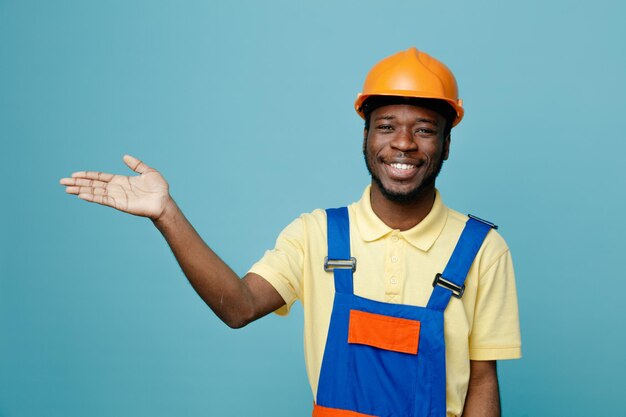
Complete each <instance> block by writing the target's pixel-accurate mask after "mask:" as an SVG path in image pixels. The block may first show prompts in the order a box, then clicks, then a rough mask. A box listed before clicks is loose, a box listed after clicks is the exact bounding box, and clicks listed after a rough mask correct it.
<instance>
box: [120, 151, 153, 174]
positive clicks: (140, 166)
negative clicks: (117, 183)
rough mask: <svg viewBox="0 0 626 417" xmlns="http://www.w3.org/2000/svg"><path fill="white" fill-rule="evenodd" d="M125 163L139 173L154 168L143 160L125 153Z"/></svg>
mask: <svg viewBox="0 0 626 417" xmlns="http://www.w3.org/2000/svg"><path fill="white" fill-rule="evenodd" d="M124 163H125V164H126V165H128V167H129V168H130V169H132V170H133V171H135V172H136V173H138V174H143V173H144V172H147V171H150V170H151V169H152V168H150V167H149V166H148V165H146V164H144V163H143V162H141V161H140V160H139V159H137V158H135V157H134V156H130V155H124Z"/></svg>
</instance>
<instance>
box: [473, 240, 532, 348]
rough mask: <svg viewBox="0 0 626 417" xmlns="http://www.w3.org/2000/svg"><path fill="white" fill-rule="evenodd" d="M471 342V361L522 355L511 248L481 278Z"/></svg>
mask: <svg viewBox="0 0 626 417" xmlns="http://www.w3.org/2000/svg"><path fill="white" fill-rule="evenodd" d="M469 344H470V359H471V360H501V359H516V358H520V357H521V355H522V349H521V337H520V326H519V313H518V305H517V291H516V289H515V273H514V272H513V261H512V259H511V254H510V252H509V250H508V249H507V250H506V251H505V252H504V253H502V254H501V255H500V256H499V257H498V258H497V259H496V261H495V262H494V263H493V264H492V265H491V266H489V268H488V269H487V271H486V272H485V273H484V274H483V276H481V277H480V279H479V283H478V291H477V297H476V308H475V310H474V320H473V325H472V331H471V334H470V340H469Z"/></svg>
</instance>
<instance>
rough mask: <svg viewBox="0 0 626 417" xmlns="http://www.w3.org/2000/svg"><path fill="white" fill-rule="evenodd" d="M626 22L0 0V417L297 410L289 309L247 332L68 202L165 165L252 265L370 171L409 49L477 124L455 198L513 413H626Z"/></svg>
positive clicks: (354, 193) (341, 7) (598, 10)
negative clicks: (502, 254) (364, 109)
mask: <svg viewBox="0 0 626 417" xmlns="http://www.w3.org/2000/svg"><path fill="white" fill-rule="evenodd" d="M625 12H626V7H625V6H624V3H623V2H619V1H608V0H598V1H594V2H569V1H524V2H499V1H486V0H480V1H473V2H464V1H450V2H436V1H386V2H381V1H341V2H331V1H316V2H306V3H305V2H297V1H267V2H252V1H212V2H208V1H179V2H174V1H163V0H159V1H148V0H143V1H122V0H112V1H99V2H96V1H78V0H65V1H62V0H57V1H25V0H21V1H6V0H0V146H1V152H0V170H1V171H0V175H1V178H2V180H3V184H2V194H1V197H0V198H1V205H0V219H1V221H2V232H0V236H1V238H0V239H1V240H0V244H1V245H2V246H1V248H0V249H1V250H0V261H1V264H0V266H1V270H0V416H2V417H17V416H64V417H70V416H119V415H137V416H148V415H149V416H154V417H156V416H171V415H177V416H213V415H220V416H249V415H261V416H270V415H271V416H276V417H279V416H306V415H308V414H309V412H310V409H311V403H312V398H311V393H310V390H309V387H308V384H307V380H306V375H305V370H304V365H303V359H302V358H303V353H302V347H301V344H302V342H301V339H302V330H301V320H302V314H301V309H300V308H296V309H295V310H294V313H293V314H292V315H290V316H289V317H288V318H280V317H277V316H271V317H268V318H266V319H264V320H261V321H258V322H256V323H254V324H252V325H250V326H249V327H247V328H245V329H244V330H239V331H233V330H230V329H228V328H227V327H226V326H224V325H222V324H221V323H220V322H219V321H218V320H217V319H216V318H215V317H213V315H212V313H211V312H210V310H209V309H208V308H207V307H206V306H205V305H204V304H203V303H202V301H201V300H200V299H199V297H197V295H195V293H194V292H193V290H192V289H191V287H190V286H189V284H188V283H187V282H186V280H185V278H184V277H183V275H182V274H181V272H180V270H179V268H178V266H177V265H176V263H175V261H174V259H173V256H172V255H171V254H170V252H169V249H168V248H167V246H166V244H165V243H164V241H163V239H162V238H161V237H160V235H159V233H158V232H157V231H156V229H155V228H154V227H153V226H152V225H151V223H150V221H148V220H146V219H141V218H137V217H133V216H128V215H124V214H121V213H119V212H116V211H114V210H111V209H108V208H105V207H99V206H95V205H88V204H87V203H85V202H82V201H78V200H76V199H75V198H74V197H70V196H67V195H65V193H64V192H63V189H62V187H60V186H59V185H58V179H59V178H61V177H64V176H67V175H69V174H70V173H71V172H73V171H77V170H82V169H89V170H98V171H108V172H118V173H126V172H129V171H128V170H127V169H126V167H125V166H124V165H123V163H122V162H121V156H122V155H123V154H124V153H130V154H133V155H135V156H138V157H140V158H142V159H144V160H145V161H146V162H147V163H148V164H150V165H153V166H155V167H156V168H158V169H159V170H160V171H161V172H163V173H164V175H165V176H166V178H167V179H168V181H169V183H170V186H171V190H172V194H173V195H174V198H175V199H176V200H177V201H178V203H179V205H180V206H181V207H182V208H183V210H184V211H185V213H186V214H187V215H188V217H189V219H190V220H191V221H192V223H193V224H194V225H195V226H196V227H197V229H198V231H199V232H200V233H201V235H202V236H203V237H204V238H205V239H206V241H207V242H208V243H209V244H210V245H211V246H212V247H213V248H214V249H215V250H216V251H217V252H218V253H219V254H221V256H222V257H223V259H224V260H225V261H227V262H228V263H229V264H230V265H231V266H232V267H233V268H234V269H235V270H236V271H237V272H238V273H241V274H243V273H245V272H246V270H247V268H248V267H249V266H250V265H251V264H252V263H253V262H254V261H255V260H257V259H258V258H259V257H260V256H261V255H262V254H263V252H264V250H265V249H267V248H269V247H271V246H272V245H273V242H274V239H275V237H276V235H277V234H278V233H279V232H280V230H281V229H282V228H283V227H284V226H285V225H286V224H288V223H289V222H290V221H291V220H292V219H293V218H294V217H296V216H297V215H298V214H300V213H301V212H306V211H310V210H312V209H314V208H317V207H326V206H336V205H339V204H344V203H349V202H351V201H354V200H356V199H358V198H359V196H360V194H361V192H362V189H363V187H364V186H365V185H366V183H367V182H368V176H367V173H366V170H365V168H364V164H363V161H362V156H361V134H362V133H361V132H362V121H361V119H360V118H358V116H356V114H355V113H354V111H353V109H352V103H353V100H354V98H355V96H356V93H357V92H358V91H360V88H361V85H362V82H363V79H364V77H365V74H366V73H367V71H368V69H369V68H370V67H371V66H372V65H373V64H374V63H375V62H377V61H378V60H380V59H382V58H383V57H385V56H388V55H390V54H392V53H395V52H397V51H399V50H402V49H406V48H408V47H410V46H413V45H415V46H417V47H418V48H420V49H423V50H424V51H426V52H428V53H431V54H432V55H434V56H436V57H437V58H439V59H441V60H442V61H443V62H445V63H446V64H447V65H448V66H449V67H450V68H452V69H453V71H454V72H455V74H456V76H457V79H458V82H459V86H460V92H461V97H462V98H463V99H464V102H465V108H466V116H465V119H464V120H463V122H462V123H461V124H460V125H459V126H458V127H457V128H455V129H454V131H453V137H452V151H451V157H450V160H449V161H448V162H447V163H446V164H445V165H444V171H443V173H442V176H441V178H440V181H439V188H440V189H441V191H442V193H443V196H444V200H445V202H446V203H447V204H448V205H449V206H451V207H453V208H456V209H457V210H459V211H462V212H472V213H476V214H479V215H481V216H482V217H485V218H488V219H492V220H493V221H494V222H496V223H498V224H499V225H500V226H501V232H502V234H503V235H504V236H505V238H506V239H507V241H508V242H509V245H510V247H511V249H512V251H513V255H514V260H515V262H516V268H517V275H518V291H519V297H520V308H521V320H522V330H523V350H524V358H523V359H522V360H520V361H510V362H503V363H501V364H500V366H499V372H500V380H501V391H502V397H503V408H504V415H506V416H511V417H513V416H517V417H521V416H568V417H575V416H581V417H582V416H584V417H588V416H603V415H620V416H626V412H625V411H624V406H623V398H622V397H623V393H624V389H625V385H624V382H623V377H624V374H625V372H626V360H625V356H624V352H625V351H626V336H625V331H624V318H625V317H626V315H625V313H626V309H625V307H624V301H623V298H624V296H623V294H624V293H625V292H626V284H625V280H624V279H623V278H624V271H623V270H622V268H621V266H622V265H623V259H624V257H623V255H622V252H623V249H624V243H623V236H624V233H625V232H626V222H624V216H623V213H624V211H625V209H626V198H625V195H624V190H625V185H626V184H625V182H626V181H625V179H626V176H625V175H624V172H623V167H624V162H623V159H624V158H623V155H624V153H625V151H626V145H625V140H624V135H623V132H622V122H623V120H624V110H625V105H624V97H626V83H625V82H624V74H625V73H626V46H625V45H626V43H625V42H624V39H626V25H625V24H624V17H625V15H626V13H625Z"/></svg>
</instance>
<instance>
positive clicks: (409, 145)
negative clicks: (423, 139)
mask: <svg viewBox="0 0 626 417" xmlns="http://www.w3.org/2000/svg"><path fill="white" fill-rule="evenodd" d="M391 147H392V148H394V149H397V150H399V151H402V152H407V151H413V150H416V149H417V142H416V141H415V140H414V138H413V132H412V131H411V129H407V128H404V129H399V130H397V132H396V135H395V136H394V138H393V140H392V141H391Z"/></svg>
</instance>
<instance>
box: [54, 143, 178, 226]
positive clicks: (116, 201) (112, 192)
mask: <svg viewBox="0 0 626 417" xmlns="http://www.w3.org/2000/svg"><path fill="white" fill-rule="evenodd" d="M124 163H126V165H128V167H129V168H130V169H132V170H133V171H135V172H136V173H138V174H139V175H136V176H126V175H115V174H107V173H104V172H96V171H80V172H75V173H73V174H72V177H71V178H63V179H61V184H62V185H65V186H66V189H65V191H66V192H67V193H68V194H76V195H78V197H79V198H81V199H83V200H86V201H90V202H93V203H98V204H102V205H104V206H110V207H113V208H116V209H117V210H120V211H123V212H126V213H130V214H134V215H137V216H144V217H149V218H151V219H157V218H158V217H159V216H160V215H161V213H162V212H163V210H164V208H165V205H166V203H167V201H168V198H169V186H168V184H167V181H165V179H164V178H163V176H162V175H161V174H160V173H159V172H158V171H157V170H155V169H154V168H150V167H149V166H148V165H146V164H144V163H143V162H141V161H140V160H139V159H137V158H134V157H132V156H130V155H125V156H124Z"/></svg>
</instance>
